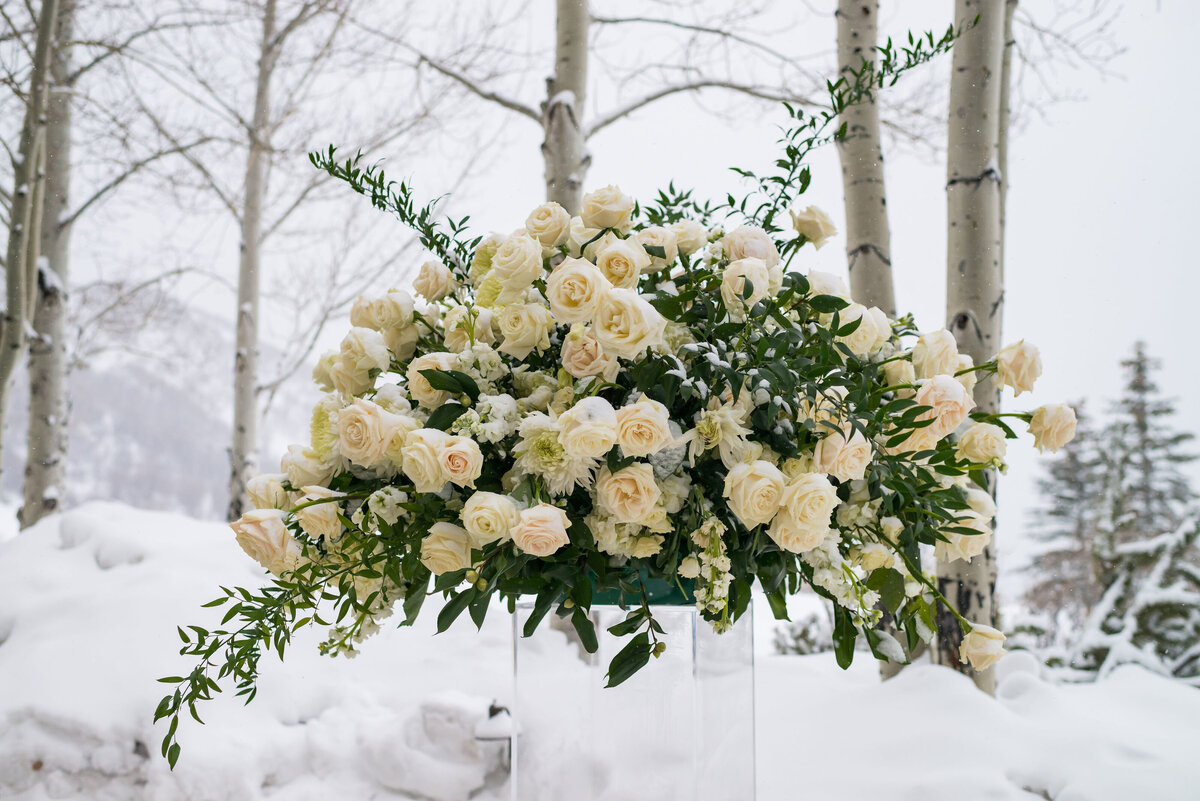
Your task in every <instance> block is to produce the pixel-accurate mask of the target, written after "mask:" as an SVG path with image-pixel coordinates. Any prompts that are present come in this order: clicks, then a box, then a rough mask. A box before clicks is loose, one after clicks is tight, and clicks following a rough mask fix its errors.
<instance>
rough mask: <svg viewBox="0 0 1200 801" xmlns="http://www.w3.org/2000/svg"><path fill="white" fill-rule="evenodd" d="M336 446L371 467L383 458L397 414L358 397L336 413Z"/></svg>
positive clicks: (396, 424) (397, 422)
mask: <svg viewBox="0 0 1200 801" xmlns="http://www.w3.org/2000/svg"><path fill="white" fill-rule="evenodd" d="M337 421H338V450H339V451H340V452H341V454H342V456H345V457H346V458H347V459H349V460H350V461H351V462H353V463H354V464H357V465H360V466H362V467H371V466H373V465H375V464H378V463H379V462H381V461H383V457H384V454H385V453H386V452H387V449H388V445H389V444H390V443H391V441H392V437H394V436H395V435H396V433H397V432H398V431H399V430H400V429H401V425H400V418H399V416H398V415H394V414H392V413H391V412H388V411H386V410H385V409H384V408H383V407H382V406H380V405H379V404H377V403H374V402H373V401H369V400H364V399H363V398H358V399H357V400H355V401H354V402H353V403H351V404H350V405H349V406H347V407H345V408H344V409H342V410H341V411H339V412H338V413H337Z"/></svg>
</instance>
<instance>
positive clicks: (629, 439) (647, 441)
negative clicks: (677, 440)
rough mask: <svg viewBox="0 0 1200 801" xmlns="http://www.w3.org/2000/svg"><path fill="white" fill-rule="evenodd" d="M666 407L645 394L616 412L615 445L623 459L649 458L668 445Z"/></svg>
mask: <svg viewBox="0 0 1200 801" xmlns="http://www.w3.org/2000/svg"><path fill="white" fill-rule="evenodd" d="M673 439H674V437H673V436H672V435H671V418H670V416H669V415H668V413H667V407H666V406H663V405H662V404H661V403H659V402H658V401H656V400H653V399H651V398H647V397H646V396H645V395H643V396H642V397H640V398H638V399H637V402H635V403H631V404H630V405H628V406H624V407H622V408H620V409H618V410H617V442H618V443H619V444H620V446H621V451H622V452H623V453H624V454H625V455H626V456H637V457H642V456H649V455H650V454H652V453H658V452H659V451H661V450H662V449H663V448H665V447H667V446H668V445H670V444H671V442H672V441H673Z"/></svg>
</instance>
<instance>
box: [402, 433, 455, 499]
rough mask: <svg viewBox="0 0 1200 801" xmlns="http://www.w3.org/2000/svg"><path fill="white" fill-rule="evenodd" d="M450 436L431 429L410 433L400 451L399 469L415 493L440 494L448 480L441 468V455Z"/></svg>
mask: <svg viewBox="0 0 1200 801" xmlns="http://www.w3.org/2000/svg"><path fill="white" fill-rule="evenodd" d="M449 438H450V435H449V434H447V433H446V432H445V431H438V430H437V429H433V428H418V429H417V430H416V431H410V432H409V434H408V437H406V438H405V440H404V447H403V448H401V449H400V460H401V461H400V469H401V470H402V471H403V472H404V475H406V476H408V478H409V479H410V480H411V481H412V483H413V487H414V488H415V489H416V490H417V492H441V491H442V488H443V487H445V486H446V482H448V481H449V480H450V479H449V478H448V477H447V476H446V473H445V470H444V469H443V468H442V459H441V453H442V450H443V449H444V448H445V446H446V440H448V439H449Z"/></svg>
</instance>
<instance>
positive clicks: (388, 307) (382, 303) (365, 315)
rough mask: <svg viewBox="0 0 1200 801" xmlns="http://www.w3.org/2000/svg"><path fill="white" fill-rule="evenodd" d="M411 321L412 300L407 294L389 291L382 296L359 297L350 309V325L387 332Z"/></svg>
mask: <svg viewBox="0 0 1200 801" xmlns="http://www.w3.org/2000/svg"><path fill="white" fill-rule="evenodd" d="M412 321H413V299H412V296H411V295H409V294H408V293H407V292H404V291H402V290H399V289H389V290H388V291H387V292H385V293H383V294H382V295H360V296H359V297H358V298H356V299H355V301H354V305H353V306H351V307H350V325H353V326H358V327H360V328H370V329H372V330H373V331H387V330H388V329H389V328H403V327H405V326H407V325H411V324H412Z"/></svg>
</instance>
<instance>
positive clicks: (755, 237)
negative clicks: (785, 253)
mask: <svg viewBox="0 0 1200 801" xmlns="http://www.w3.org/2000/svg"><path fill="white" fill-rule="evenodd" d="M721 247H722V248H723V249H724V251H725V255H726V257H728V259H729V260H730V261H731V262H734V261H739V260H741V259H758V260H759V261H761V262H762V263H763V264H764V265H765V266H766V268H767V269H768V270H770V269H771V268H772V267H774V266H775V265H777V264H779V249H778V248H776V247H775V242H774V241H773V240H772V239H771V237H770V235H768V234H767V232H766V231H764V230H763V229H761V228H759V227H758V226H757V225H742V226H738V227H737V228H734V229H733V230H732V231H730V232H729V233H727V234H725V236H723V237H721Z"/></svg>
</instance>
